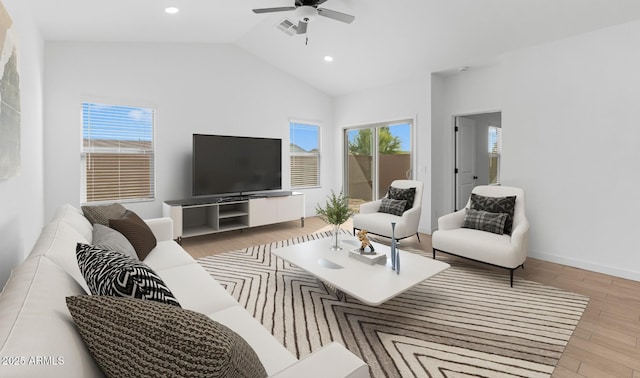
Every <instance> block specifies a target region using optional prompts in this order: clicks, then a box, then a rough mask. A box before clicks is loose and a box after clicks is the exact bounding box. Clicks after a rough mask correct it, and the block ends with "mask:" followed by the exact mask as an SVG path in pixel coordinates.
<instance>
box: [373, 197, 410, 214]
mask: <svg viewBox="0 0 640 378" xmlns="http://www.w3.org/2000/svg"><path fill="white" fill-rule="evenodd" d="M406 205H407V201H406V200H395V199H390V198H383V199H382V202H381V203H380V208H379V209H378V212H379V213H387V214H393V215H402V213H404V209H405V206H406Z"/></svg>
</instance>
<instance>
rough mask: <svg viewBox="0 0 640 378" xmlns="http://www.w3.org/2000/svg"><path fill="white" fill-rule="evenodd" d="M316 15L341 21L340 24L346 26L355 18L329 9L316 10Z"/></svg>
mask: <svg viewBox="0 0 640 378" xmlns="http://www.w3.org/2000/svg"><path fill="white" fill-rule="evenodd" d="M318 14H319V15H320V16H324V17H328V18H331V19H334V20H336V21H341V22H344V23H347V24H350V23H351V22H353V20H354V19H355V17H354V16H352V15H350V14H346V13H341V12H338V11H334V10H331V9H325V8H318Z"/></svg>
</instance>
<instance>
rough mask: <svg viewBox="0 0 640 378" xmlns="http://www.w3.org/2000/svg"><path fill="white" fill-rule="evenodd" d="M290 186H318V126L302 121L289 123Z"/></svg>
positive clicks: (296, 187)
mask: <svg viewBox="0 0 640 378" xmlns="http://www.w3.org/2000/svg"><path fill="white" fill-rule="evenodd" d="M289 156H290V167H291V168H290V169H291V188H292V189H300V188H313V187H318V186H320V127H319V126H317V125H310V124H304V123H297V122H291V123H290V124H289Z"/></svg>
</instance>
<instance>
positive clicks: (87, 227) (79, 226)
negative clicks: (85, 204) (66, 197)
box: [52, 204, 93, 240]
mask: <svg viewBox="0 0 640 378" xmlns="http://www.w3.org/2000/svg"><path fill="white" fill-rule="evenodd" d="M56 221H63V222H65V223H67V224H68V225H69V226H71V227H72V228H73V229H74V230H76V231H78V232H79V233H81V234H82V236H84V237H85V238H86V239H87V240H91V232H92V231H93V226H92V225H91V222H89V220H88V219H87V218H86V217H85V216H84V215H83V214H82V211H80V210H78V209H76V208H75V207H73V206H71V205H69V204H67V205H62V206H60V207H58V208H57V209H56V212H55V213H54V214H53V218H52V222H56Z"/></svg>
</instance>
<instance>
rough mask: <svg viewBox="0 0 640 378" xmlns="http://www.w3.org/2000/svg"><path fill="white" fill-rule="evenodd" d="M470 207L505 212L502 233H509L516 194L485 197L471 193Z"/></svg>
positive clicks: (492, 211) (491, 211)
mask: <svg viewBox="0 0 640 378" xmlns="http://www.w3.org/2000/svg"><path fill="white" fill-rule="evenodd" d="M470 207H471V209H473V210H481V211H488V212H490V213H506V214H507V221H506V222H505V223H504V233H505V234H508V235H511V229H512V227H513V212H514V210H515V207H516V196H509V197H486V196H481V195H479V194H475V193H471V206H470Z"/></svg>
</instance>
